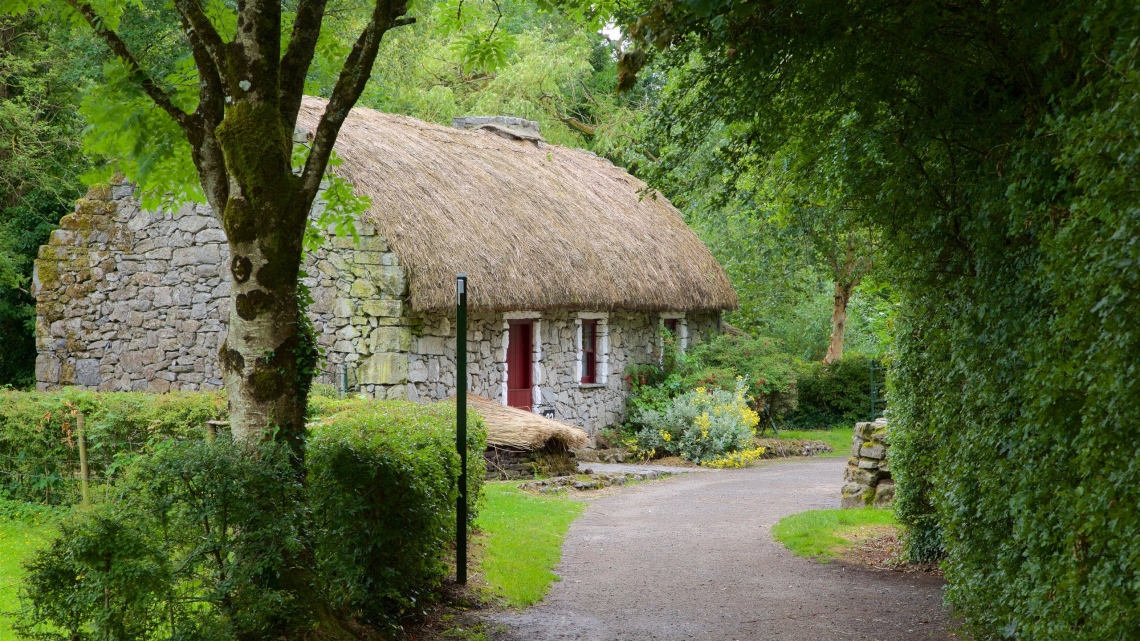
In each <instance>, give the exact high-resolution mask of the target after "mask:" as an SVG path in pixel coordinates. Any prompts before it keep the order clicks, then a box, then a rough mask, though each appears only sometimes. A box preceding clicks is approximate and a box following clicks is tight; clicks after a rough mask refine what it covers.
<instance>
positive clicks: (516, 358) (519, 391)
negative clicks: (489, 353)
mask: <svg viewBox="0 0 1140 641" xmlns="http://www.w3.org/2000/svg"><path fill="white" fill-rule="evenodd" d="M507 341H508V342H507V405H510V406H511V407H520V408H522V409H524V410H528V411H529V410H530V409H531V406H530V403H531V386H532V385H533V383H532V382H531V381H532V380H533V379H532V378H531V376H532V375H533V372H534V367H533V364H534V363H533V360H532V359H533V354H534V351H533V346H532V344H531V324H530V323H511V324H510V330H509V335H508V337H507Z"/></svg>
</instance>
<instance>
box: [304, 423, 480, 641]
mask: <svg viewBox="0 0 1140 641" xmlns="http://www.w3.org/2000/svg"><path fill="white" fill-rule="evenodd" d="M469 417H471V418H470V419H469V425H468V430H467V434H468V440H467V447H468V452H469V455H468V458H467V462H468V470H467V486H468V518H469V520H470V521H472V522H473V521H474V519H475V517H476V516H477V515H478V508H479V498H480V497H481V496H482V483H483V477H484V473H485V465H486V462H485V459H484V458H483V451H484V450H485V449H486V438H487V437H486V431H485V430H484V429H483V427H482V421H481V419H479V418H478V417H477V416H474V415H473V414H469ZM454 425H455V408H454V405H452V404H448V403H435V404H431V405H420V404H416V403H408V402H383V403H379V402H374V401H373V402H369V403H367V404H366V405H365V406H363V407H354V408H352V409H350V410H348V411H343V412H341V413H338V414H334V415H332V416H331V417H330V418H328V419H326V420H325V421H324V422H322V423H321V424H319V425H318V426H316V427H314V428H313V435H312V438H311V439H310V441H309V447H308V457H309V459H308V461H309V463H308V465H309V489H310V492H311V496H312V506H313V518H314V522H315V527H316V530H317V531H318V532H321V533H322V535H321V538H320V541H319V542H318V545H317V547H316V552H317V557H318V563H319V565H320V566H321V568H322V575H323V576H324V577H325V579H326V580H327V581H328V582H329V586H330V590H331V597H332V599H333V602H334V603H335V604H336V605H337V607H338V608H352V609H354V610H359V611H361V612H364V613H373V615H371V616H366V618H367V619H369V621H370V622H372V623H379V622H380V621H378V620H376V618H375V616H376V614H384V613H390V612H398V611H401V610H402V609H405V608H408V607H411V606H413V605H414V604H415V603H416V602H417V601H420V600H422V599H423V597H424V594H425V592H426V591H427V590H430V589H431V588H434V587H435V586H436V585H437V584H438V583H439V581H440V580H441V579H442V578H443V577H444V576H445V575H446V572H447V565H446V564H445V563H444V561H443V559H442V557H441V555H440V550H441V548H442V546H443V545H444V544H445V543H448V542H451V541H454V540H455V508H456V500H457V497H458V494H457V480H458V477H459V457H458V455H457V454H456V453H455V429H454Z"/></svg>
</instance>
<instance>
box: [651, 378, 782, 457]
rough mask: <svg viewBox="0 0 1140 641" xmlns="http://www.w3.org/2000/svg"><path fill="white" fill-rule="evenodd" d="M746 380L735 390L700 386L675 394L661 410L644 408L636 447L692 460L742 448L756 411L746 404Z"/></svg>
mask: <svg viewBox="0 0 1140 641" xmlns="http://www.w3.org/2000/svg"><path fill="white" fill-rule="evenodd" d="M747 387H748V386H747V384H746V383H745V382H744V379H743V378H740V379H737V381H736V389H735V391H732V392H728V391H725V390H718V389H714V390H706V389H705V388H703V387H699V388H697V389H695V390H692V391H689V392H686V393H685V394H682V395H680V396H678V397H676V398H674V399H673V400H672V401H671V402H670V404H669V407H668V408H667V409H666V410H665V411H663V412H660V411H657V410H651V409H650V410H644V411H643V412H642V413H641V415H639V416H638V417H637V419H636V420H637V422H638V423H640V424H642V425H644V426H645V427H643V428H642V429H641V430H640V431H639V432H638V433H637V437H636V438H637V447H638V448H639V449H640V450H642V451H643V452H648V453H649V455H650V456H652V455H654V454H661V453H664V454H671V455H678V456H681V457H684V458H686V459H688V460H690V461H693V462H694V463H700V462H702V461H708V460H711V459H716V458H718V457H720V456H722V455H724V454H725V453H727V452H734V451H736V450H740V449H743V448H744V447H745V446H746V445H748V444H749V443H750V442H751V441H752V437H753V436H754V435H755V433H756V432H755V430H756V424H757V423H759V422H760V417H759V415H757V414H756V412H755V411H754V410H752V409H751V408H750V407H749V406H748V398H747V396H746V395H745V390H746V389H747Z"/></svg>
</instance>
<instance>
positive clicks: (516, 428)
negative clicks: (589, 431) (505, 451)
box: [467, 394, 589, 450]
mask: <svg viewBox="0 0 1140 641" xmlns="http://www.w3.org/2000/svg"><path fill="white" fill-rule="evenodd" d="M467 406H468V407H471V408H472V409H474V410H475V411H476V412H478V413H479V416H482V417H483V423H484V424H485V425H486V427H487V444H488V445H496V446H499V447H517V448H521V449H524V450H540V449H542V448H544V447H547V445H552V446H554V447H552V448H551V449H563V450H570V449H574V448H578V447H584V446H585V445H586V443H587V441H588V439H589V437H587V436H586V433H585V432H584V431H582V430H581V428H578V427H575V426H573V425H570V424H567V423H562V422H560V421H554V420H551V419H549V418H546V417H545V416H541V415H539V414H535V413H534V412H528V411H526V410H522V409H519V408H517V407H510V406H508V405H503V404H502V403H499V402H498V401H493V400H491V399H489V398H483V397H482V396H476V395H475V394H468V395H467Z"/></svg>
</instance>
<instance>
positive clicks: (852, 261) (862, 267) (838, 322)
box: [823, 232, 872, 363]
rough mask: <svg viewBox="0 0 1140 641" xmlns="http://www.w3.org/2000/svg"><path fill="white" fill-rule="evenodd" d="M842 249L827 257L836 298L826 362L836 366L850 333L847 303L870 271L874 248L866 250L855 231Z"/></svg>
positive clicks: (847, 238)
mask: <svg viewBox="0 0 1140 641" xmlns="http://www.w3.org/2000/svg"><path fill="white" fill-rule="evenodd" d="M841 245H842V246H841V248H837V249H838V251H833V252H831V253H830V255H829V256H828V259H829V260H828V262H829V263H830V267H831V275H832V279H833V280H834V282H835V299H834V301H833V303H832V307H831V338H830V339H828V343H827V354H826V355H825V356H824V357H823V362H824V363H834V362H835V361H837V360H839V359H841V358H843V336H844V334H845V333H846V332H847V304H848V303H850V302H851V294H852V293H854V292H855V288H856V287H858V286H859V283H860V282H861V281H862V280H863V276H864V275H865V274H866V273H867V271H868V270H870V269H871V263H872V261H871V258H872V256H871V252H872V247H870V245H869V243H868V246H866V247H863V246H862V243H861V242H860V238H859V236H858V235H857V234H856V233H854V232H849V233H847V234H845V238H844V239H843V241H842V244H841Z"/></svg>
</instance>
